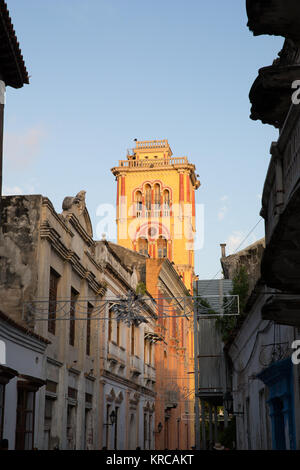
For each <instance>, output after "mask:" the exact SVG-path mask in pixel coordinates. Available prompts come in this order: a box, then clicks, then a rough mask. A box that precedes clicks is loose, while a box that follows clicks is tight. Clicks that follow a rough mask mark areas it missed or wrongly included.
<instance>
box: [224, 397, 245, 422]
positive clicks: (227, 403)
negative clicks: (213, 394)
mask: <svg viewBox="0 0 300 470" xmlns="http://www.w3.org/2000/svg"><path fill="white" fill-rule="evenodd" d="M223 403H224V408H225V410H226V411H227V413H228V414H231V415H234V416H238V415H243V414H244V412H243V411H233V396H232V394H231V393H230V392H229V391H227V392H226V393H225V394H224V397H223Z"/></svg>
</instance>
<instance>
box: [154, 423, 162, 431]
mask: <svg viewBox="0 0 300 470" xmlns="http://www.w3.org/2000/svg"><path fill="white" fill-rule="evenodd" d="M162 428H163V425H162V424H161V422H159V423H158V425H157V431H154V433H155V434H160V433H161V431H162Z"/></svg>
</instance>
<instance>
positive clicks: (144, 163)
mask: <svg viewBox="0 0 300 470" xmlns="http://www.w3.org/2000/svg"><path fill="white" fill-rule="evenodd" d="M188 164H189V161H188V159H187V157H171V158H164V159H154V158H153V159H147V160H146V159H145V160H119V167H123V168H155V167H163V166H173V165H188Z"/></svg>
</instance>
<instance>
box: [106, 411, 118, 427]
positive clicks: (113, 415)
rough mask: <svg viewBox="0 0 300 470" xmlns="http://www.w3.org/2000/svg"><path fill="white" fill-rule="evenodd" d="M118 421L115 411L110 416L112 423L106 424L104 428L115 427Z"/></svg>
mask: <svg viewBox="0 0 300 470" xmlns="http://www.w3.org/2000/svg"><path fill="white" fill-rule="evenodd" d="M116 419H117V415H116V412H115V410H112V412H111V413H110V415H109V420H110V423H104V426H113V425H114V424H115V422H116Z"/></svg>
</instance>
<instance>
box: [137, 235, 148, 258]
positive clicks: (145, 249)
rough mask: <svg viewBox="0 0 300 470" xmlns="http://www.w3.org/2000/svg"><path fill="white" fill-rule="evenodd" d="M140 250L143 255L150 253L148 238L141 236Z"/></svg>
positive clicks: (139, 241)
mask: <svg viewBox="0 0 300 470" xmlns="http://www.w3.org/2000/svg"><path fill="white" fill-rule="evenodd" d="M138 252H139V253H140V254H141V255H146V256H147V255H148V240H147V239H146V238H139V240H138Z"/></svg>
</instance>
